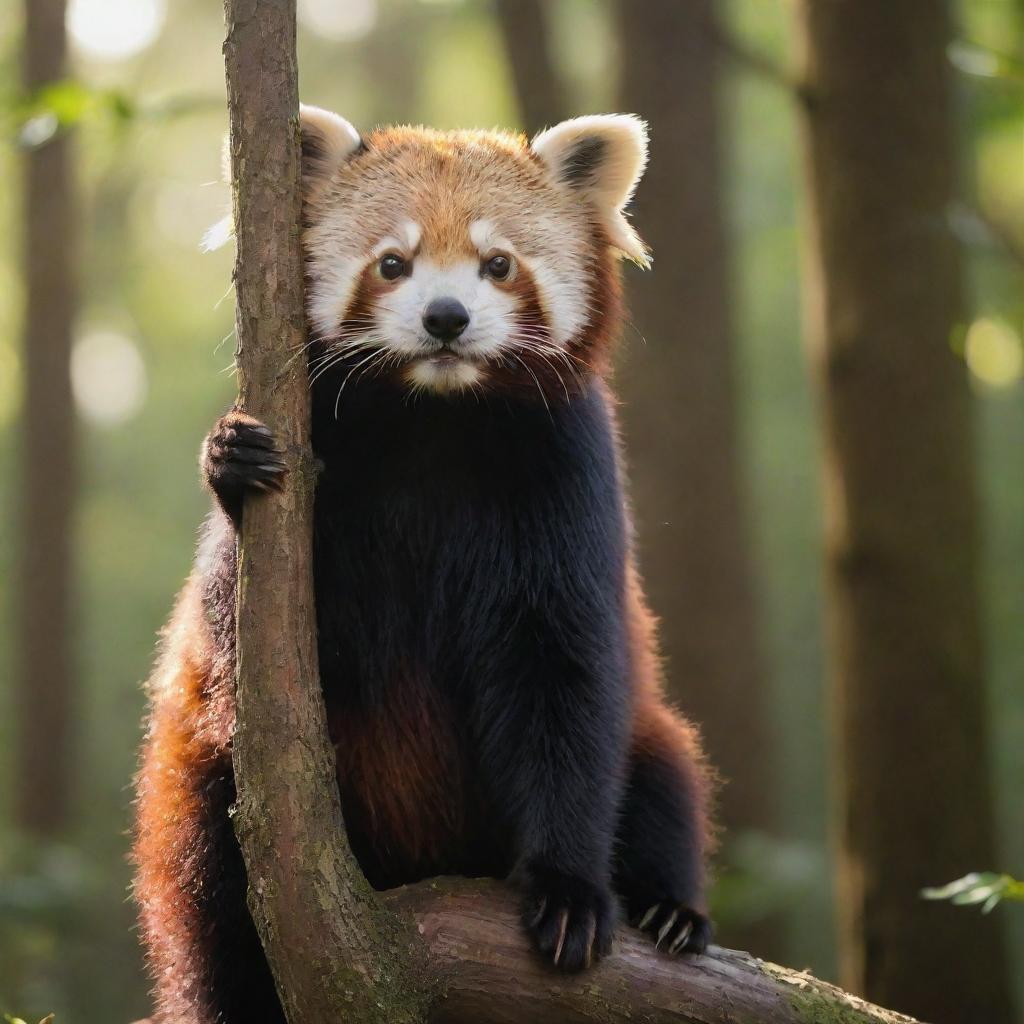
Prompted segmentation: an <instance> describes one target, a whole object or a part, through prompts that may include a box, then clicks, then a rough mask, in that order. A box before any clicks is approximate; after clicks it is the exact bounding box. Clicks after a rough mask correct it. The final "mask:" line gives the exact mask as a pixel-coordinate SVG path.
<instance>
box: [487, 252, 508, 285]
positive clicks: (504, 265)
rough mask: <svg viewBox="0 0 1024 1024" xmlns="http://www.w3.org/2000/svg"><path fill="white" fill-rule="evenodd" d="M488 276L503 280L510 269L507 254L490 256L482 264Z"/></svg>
mask: <svg viewBox="0 0 1024 1024" xmlns="http://www.w3.org/2000/svg"><path fill="white" fill-rule="evenodd" d="M484 270H485V271H486V272H487V276H488V277H493V278H494V280H495V281H504V280H505V278H506V277H508V275H509V273H511V271H512V261H511V260H510V259H509V258H508V257H507V256H492V257H491V258H490V259H489V260H488V261H487V263H486V264H485V265H484Z"/></svg>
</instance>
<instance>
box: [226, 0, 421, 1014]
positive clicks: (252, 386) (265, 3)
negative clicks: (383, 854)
mask: <svg viewBox="0 0 1024 1024" xmlns="http://www.w3.org/2000/svg"><path fill="white" fill-rule="evenodd" d="M224 13H225V22H226V26H227V37H226V40H225V43H224V58H225V65H226V72H227V91H228V108H229V115H230V130H231V134H230V139H231V143H230V145H231V174H232V183H233V191H234V198H235V237H236V242H237V249H238V253H237V259H236V263H235V293H236V301H237V313H236V330H237V336H238V347H237V351H236V359H237V363H238V386H239V399H238V404H239V407H240V408H241V409H243V410H244V411H246V412H248V413H250V414H251V415H253V416H256V417H257V418H258V419H260V420H262V421H263V422H264V423H266V424H267V425H268V426H269V427H270V428H271V429H272V430H273V431H274V433H275V435H276V436H277V438H278V439H279V441H280V443H281V444H282V446H283V447H284V449H285V452H286V457H287V460H288V465H289V470H290V471H289V475H288V481H287V486H286V488H285V490H284V492H283V493H282V494H281V495H279V496H272V497H259V498H256V499H247V500H246V508H245V516H244V522H243V528H242V535H241V539H240V543H239V566H238V610H237V619H238V644H237V652H238V655H237V661H238V666H237V723H236V727H235V736H234V744H233V762H234V769H235V776H236V782H237V786H238V797H239V798H238V807H237V813H236V815H235V817H234V822H235V828H236V831H237V834H238V837H239V842H240V843H241V846H242V851H243V854H244V856H245V861H246V866H247V869H248V875H249V905H250V910H251V912H252V915H253V919H254V920H255V922H256V926H257V928H258V930H259V933H260V937H261V939H262V941H263V945H264V948H265V950H266V953H267V957H268V960H269V962H270V965H271V968H272V970H273V972H274V978H275V981H276V983H277V987H278V991H279V993H280V996H281V1000H282V1003H283V1005H284V1008H285V1012H286V1013H287V1016H288V1020H289V1022H290V1024H322V1022H323V1021H326V1020H335V1019H337V1018H338V1014H339V1012H341V1008H342V1007H345V1008H346V1010H345V1012H346V1014H347V1017H348V1019H351V1020H357V1021H360V1022H371V1021H379V1022H381V1024H385V1022H387V1024H401V1022H403V1021H407V1020H413V1019H416V1017H415V1016H414V1013H413V1011H414V1008H415V996H414V995H412V996H410V995H408V992H407V991H406V990H403V989H400V988H398V986H393V985H392V984H390V982H391V979H392V976H393V975H396V974H398V973H399V972H400V970H404V969H406V967H407V966H408V965H406V964H405V963H403V961H404V960H406V959H409V957H408V954H407V953H405V950H406V949H407V947H408V945H409V941H410V938H409V935H408V929H407V928H403V927H402V923H401V922H400V921H399V920H398V919H397V918H395V917H394V916H393V915H390V914H387V913H385V911H384V910H383V908H382V907H381V906H380V905H379V903H378V901H377V900H376V899H375V898H374V896H373V894H372V892H371V890H370V888H369V886H368V884H367V882H366V880H365V879H364V878H363V876H362V873H361V872H360V871H359V868H358V865H357V864H356V862H355V860H354V858H353V857H352V855H351V853H350V851H349V849H348V844H347V842H346V840H345V831H344V825H343V822H342V817H341V804H340V799H339V796H338V791H337V786H336V784H335V778H334V754H333V751H332V749H331V747H330V744H329V742H328V738H327V726H326V718H325V713H324V707H323V701H322V699H321V695H320V681H319V673H318V667H317V653H316V615H315V611H314V605H313V581H312V536H313V531H312V507H313V484H314V475H315V473H314V469H313V463H312V456H311V451H310V447H309V419H310V410H309V393H308V392H309V388H308V383H309V378H308V374H307V368H306V361H305V359H303V358H301V353H302V351H303V346H304V343H305V326H304V325H305V315H304V306H303V287H302V255H301V247H300V236H299V225H300V219H301V218H300V214H301V193H300V183H299V175H300V153H299V122H298V102H299V100H298V86H297V76H296V60H295V0H225V4H224ZM297 356H298V358H296V357H297ZM403 954H404V955H403ZM412 959H413V960H415V958H414V957H413V958H412ZM409 991H410V992H411V991H412V990H409Z"/></svg>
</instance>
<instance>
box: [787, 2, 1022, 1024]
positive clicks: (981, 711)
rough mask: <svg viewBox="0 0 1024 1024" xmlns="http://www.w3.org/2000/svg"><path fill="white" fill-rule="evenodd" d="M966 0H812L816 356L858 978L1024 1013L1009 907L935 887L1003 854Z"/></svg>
mask: <svg viewBox="0 0 1024 1024" xmlns="http://www.w3.org/2000/svg"><path fill="white" fill-rule="evenodd" d="M947 7H948V5H947V4H945V3H942V2H935V0H907V2H905V3H899V4H893V3H890V2H889V0H857V2H856V3H837V2H826V0H800V2H799V3H798V5H797V21H798V24H799V29H800V32H801V35H802V45H803V48H804V51H805V52H804V65H805V75H806V96H807V97H808V101H807V105H806V108H805V109H806V115H805V118H804V135H805V149H806V167H807V175H808V181H809V207H810V208H809V228H810V233H809V234H810V251H809V254H808V255H809V259H808V273H807V286H808V287H807V293H808V295H807V297H808V300H809V301H808V313H809V319H810V324H809V326H810V329H811V340H810V349H811V359H812V362H813V367H814V372H815V376H816V380H817V387H818V390H819V395H820V403H821V411H822V417H823V421H824V434H825V447H824V454H823V458H824V467H823V470H824V480H825V504H826V535H827V540H826V544H827V551H826V561H827V591H828V618H829V627H830V633H831V656H830V660H831V666H830V668H831V679H832V697H833V704H834V724H835V730H836V741H837V742H836V749H837V751H838V753H837V757H836V762H835V775H836V788H837V798H838V799H837V806H838V811H839V813H838V821H837V823H836V824H837V832H838V835H837V839H838V845H839V851H838V852H839V865H838V869H837V890H838V896H837V902H838V908H839V916H840V921H839V939H840V946H841V965H842V980H843V982H844V984H846V985H847V986H850V987H852V988H853V989H854V990H855V991H859V992H863V993H865V994H866V995H868V996H869V997H870V998H872V999H877V1000H879V1001H883V1002H885V1003H886V1004H889V1005H894V1006H898V1007H900V1008H901V1009H904V1010H907V1011H909V1012H913V1013H917V1014H920V1015H922V1016H924V1017H927V1018H928V1019H929V1020H934V1021H936V1022H940V1024H941V1022H950V1024H952V1022H957V1024H964V1022H978V1024H980V1022H982V1021H984V1022H986V1024H996V1022H1008V1021H1010V1019H1011V1010H1010V1000H1009V995H1008V986H1007V976H1006V961H1005V955H1004V948H1003V943H1002V939H1001V936H1000V934H999V921H998V917H997V916H996V915H993V916H991V917H984V916H981V915H978V914H969V913H968V914H965V913H964V912H963V911H962V910H960V909H959V908H954V907H950V906H948V905H944V904H941V903H924V902H922V901H921V900H920V898H919V895H918V893H919V890H920V889H921V887H922V886H925V885H929V884H935V883H941V882H943V881H944V880H948V879H951V878H957V877H959V876H961V875H963V874H965V873H967V872H968V871H970V870H977V869H979V868H984V867H986V866H988V865H992V864H995V863H997V858H996V855H995V850H994V842H993V816H992V803H991V799H990V795H989V778H988V772H987V764H988V723H987V718H986V701H985V673H984V663H983V658H982V649H981V637H980V625H979V607H978V584H977V575H978V559H977V523H976V508H975V506H976V501H975V479H974V460H973V449H972V430H971V426H972V425H971V408H970V401H969V394H968V390H967V383H966V380H965V373H964V368H963V365H962V363H961V361H960V360H959V359H958V358H957V357H956V356H955V355H954V352H953V348H952V345H951V341H952V339H953V335H954V331H955V328H956V326H957V324H958V323H960V321H961V318H962V316H963V313H964V305H963V297H962V296H963V290H962V274H961V266H960V259H959V254H958V252H957V248H956V245H955V242H954V239H953V237H952V235H951V233H950V230H949V227H948V224H947V209H948V205H949V203H950V201H951V198H952V196H953V192H954V179H955V166H956V164H955V158H954V135H955V132H954V124H953V104H952V97H951V83H950V76H949V73H948V69H947V62H946V47H947V44H948V42H949V38H950V26H949V23H948V14H947Z"/></svg>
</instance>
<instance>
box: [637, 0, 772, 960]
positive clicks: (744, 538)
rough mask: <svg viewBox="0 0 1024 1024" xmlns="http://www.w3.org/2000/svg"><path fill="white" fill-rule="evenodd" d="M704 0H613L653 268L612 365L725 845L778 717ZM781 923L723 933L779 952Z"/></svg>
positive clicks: (655, 597)
mask: <svg viewBox="0 0 1024 1024" xmlns="http://www.w3.org/2000/svg"><path fill="white" fill-rule="evenodd" d="M713 8H714V5H713V2H712V0H689V2H687V3H679V2H678V0H649V2H648V3H645V4H644V8H643V17H638V16H637V10H636V5H635V4H633V3H629V2H627V0H620V2H619V5H618V24H619V30H620V33H621V39H622V44H621V45H622V54H623V61H624V66H623V72H624V74H623V83H622V104H621V105H622V107H623V109H625V110H635V111H637V112H639V113H640V114H642V115H643V116H644V117H645V118H646V119H647V120H648V121H649V123H650V128H651V162H650V166H649V168H648V170H647V174H646V176H645V178H644V181H643V182H642V184H641V186H640V188H639V190H638V192H637V198H636V207H635V218H634V219H635V221H636V223H637V225H638V227H639V229H640V233H641V235H642V236H643V238H644V239H645V241H647V242H648V244H649V245H650V246H651V248H652V250H653V252H654V270H653V272H652V273H650V274H644V275H639V274H638V275H636V276H635V277H634V279H633V280H632V281H631V284H630V296H631V301H630V305H631V309H632V314H633V320H634V323H635V326H636V330H637V331H638V332H639V335H640V336H642V338H643V339H646V341H643V340H641V338H637V337H632V336H631V337H629V338H628V341H629V343H630V345H629V352H628V357H627V358H626V359H625V361H624V365H623V367H622V370H621V374H620V388H619V390H620V393H621V394H622V396H623V398H624V401H625V409H624V415H623V421H624V425H625V431H626V436H627V439H628V446H627V447H628V451H629V453H630V470H631V478H632V483H633V495H634V500H635V506H636V512H637V519H638V523H639V538H640V556H641V565H642V567H643V572H644V578H645V580H646V581H647V586H648V592H649V595H650V600H651V604H652V605H653V607H654V610H655V612H656V613H657V614H658V615H659V616H660V617H661V620H662V628H661V639H662V647H663V650H664V652H665V655H666V657H667V661H668V677H669V684H670V687H671V692H672V695H673V696H674V697H675V698H676V699H677V700H678V702H679V703H680V705H681V706H682V708H683V709H684V710H685V711H686V712H687V714H689V715H691V716H692V717H693V718H694V719H695V720H696V721H697V722H698V723H699V724H700V726H701V729H702V731H703V733H704V737H705V741H706V746H707V750H708V754H709V756H710V759H711V761H712V763H713V764H714V765H715V767H716V768H717V769H718V770H719V771H720V772H721V775H722V777H723V779H724V780H725V785H724V786H723V788H722V791H721V793H720V820H721V823H722V825H723V826H724V833H725V836H726V838H727V839H728V837H729V836H730V835H736V834H737V833H739V832H742V831H744V830H761V831H770V830H771V829H772V828H773V826H774V825H775V813H774V810H775V809H774V802H773V793H774V783H773V772H772V756H771V751H772V749H773V744H772V743H771V741H770V735H771V734H770V729H771V725H770V723H771V714H770V702H769V697H768V694H767V692H766V690H765V678H764V671H763V664H762V659H761V652H760V647H759V641H758V633H757V623H756V615H755V606H754V581H753V573H752V566H751V559H750V542H749V537H748V532H747V525H746V523H745V522H744V518H743V504H744V503H743V494H742V486H741V482H740V481H741V465H740V457H739V453H738V441H737V427H736V422H737V401H736V384H735V369H734V365H733V347H734V342H735V336H734V330H733V323H732V316H731V302H732V296H731V289H730V280H729V254H728V242H727V237H726V229H725V224H724V214H723V207H722V196H721V189H722V180H723V166H722V165H723V161H722V156H721V148H722V144H721V136H720V129H721V125H722V115H721V111H720V100H719V97H720V90H719V66H718V60H717V51H718V45H717V40H716V33H715V28H714V23H713ZM777 925H778V922H770V923H769V922H765V923H764V925H763V926H762V927H756V926H755V927H749V928H743V929H738V930H737V931H735V932H733V933H729V932H728V931H725V932H723V935H722V938H723V940H724V941H727V942H730V943H735V944H737V945H740V946H742V947H743V948H747V949H756V950H758V952H762V953H764V954H765V955H775V956H777V955H779V953H778V942H779V934H778V927H777Z"/></svg>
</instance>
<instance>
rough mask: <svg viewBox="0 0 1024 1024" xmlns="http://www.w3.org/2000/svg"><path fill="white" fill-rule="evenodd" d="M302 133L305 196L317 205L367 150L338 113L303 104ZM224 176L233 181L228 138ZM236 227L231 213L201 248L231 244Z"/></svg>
mask: <svg viewBox="0 0 1024 1024" xmlns="http://www.w3.org/2000/svg"><path fill="white" fill-rule="evenodd" d="M299 132H300V135H301V144H302V194H303V197H304V202H306V203H313V202H316V200H317V199H319V198H320V196H321V195H322V194H323V192H324V189H325V187H326V185H327V184H328V183H329V182H330V180H331V176H332V175H333V174H334V172H335V171H336V170H337V169H338V168H339V167H340V166H341V165H342V164H343V163H344V162H345V161H346V160H348V159H349V157H351V156H354V155H355V154H356V153H358V152H359V150H361V149H362V148H363V140H362V139H361V138H360V136H359V132H357V131H356V130H355V128H353V127H352V125H351V124H350V123H349V122H348V121H346V120H345V118H343V117H341V116H340V115H338V114H332V113H331V112H330V111H329V110H322V109H321V108H320V107H311V106H308V105H307V104H305V103H300V104H299ZM221 173H222V175H223V178H224V181H225V182H230V181H231V145H230V140H229V139H228V138H227V136H225V137H224V146H223V148H222V150H221ZM233 234H234V224H233V222H232V216H231V212H230V210H229V211H228V214H227V216H225V217H222V218H221V219H220V220H219V221H217V223H216V224H213V225H211V227H210V228H208V229H207V231H206V234H205V235H203V240H202V243H201V248H202V249H203V251H204V252H212V251H213V250H214V249H219V248H220V247H221V246H222V245H225V244H226V243H227V242H229V241H231V238H232V235H233Z"/></svg>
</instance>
